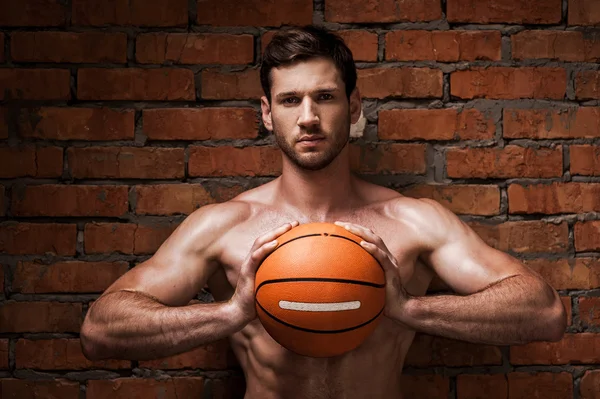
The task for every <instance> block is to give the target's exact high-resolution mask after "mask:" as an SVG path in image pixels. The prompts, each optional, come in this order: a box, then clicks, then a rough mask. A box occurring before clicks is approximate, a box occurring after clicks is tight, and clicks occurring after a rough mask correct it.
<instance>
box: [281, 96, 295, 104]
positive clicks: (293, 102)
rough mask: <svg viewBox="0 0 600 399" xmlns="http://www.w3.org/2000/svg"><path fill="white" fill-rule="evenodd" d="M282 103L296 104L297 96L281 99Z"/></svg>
mask: <svg viewBox="0 0 600 399" xmlns="http://www.w3.org/2000/svg"><path fill="white" fill-rule="evenodd" d="M281 102H282V103H283V104H297V103H298V97H287V98H284V99H283V100H282V101H281Z"/></svg>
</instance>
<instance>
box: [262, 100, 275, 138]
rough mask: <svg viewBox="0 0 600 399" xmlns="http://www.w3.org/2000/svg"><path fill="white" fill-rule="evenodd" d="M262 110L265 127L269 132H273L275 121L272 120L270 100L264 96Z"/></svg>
mask: <svg viewBox="0 0 600 399" xmlns="http://www.w3.org/2000/svg"><path fill="white" fill-rule="evenodd" d="M260 109H261V111H262V120H263V125H265V128H267V130H268V131H270V132H272V131H273V121H272V120H271V106H270V105H269V100H267V97H266V96H262V97H261V98H260Z"/></svg>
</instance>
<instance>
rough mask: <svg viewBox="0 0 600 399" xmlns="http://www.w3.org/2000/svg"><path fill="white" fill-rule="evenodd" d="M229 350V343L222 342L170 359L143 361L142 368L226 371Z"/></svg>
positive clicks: (228, 362)
mask: <svg viewBox="0 0 600 399" xmlns="http://www.w3.org/2000/svg"><path fill="white" fill-rule="evenodd" d="M229 350H230V349H229V342H228V341H227V340H220V341H216V342H213V343H211V344H208V345H205V346H200V347H198V348H195V349H193V350H191V351H189V352H185V353H182V354H179V355H175V356H170V357H168V358H164V359H156V360H150V361H141V362H140V367H142V368H150V369H161V370H173V369H182V368H192V369H198V368H200V369H203V370H225V369H227V367H228V366H230V361H228V360H229V359H228V356H231V354H229Z"/></svg>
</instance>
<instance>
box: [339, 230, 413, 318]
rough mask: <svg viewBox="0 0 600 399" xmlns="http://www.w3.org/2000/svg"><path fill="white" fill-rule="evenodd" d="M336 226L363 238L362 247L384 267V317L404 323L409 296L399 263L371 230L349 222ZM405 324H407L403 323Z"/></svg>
mask: <svg viewBox="0 0 600 399" xmlns="http://www.w3.org/2000/svg"><path fill="white" fill-rule="evenodd" d="M335 224H336V225H338V226H341V227H344V228H345V229H346V230H348V231H349V232H350V233H352V234H355V235H357V236H359V237H360V238H362V241H361V243H360V245H361V246H362V247H363V248H364V249H365V250H366V251H367V252H369V253H370V254H371V255H373V257H374V258H375V259H377V261H378V262H379V264H380V265H381V266H382V267H383V270H384V272H385V279H386V285H385V291H386V293H385V301H386V303H385V310H384V315H385V316H386V317H389V318H390V319H393V320H394V321H396V322H399V323H402V320H403V318H404V317H403V316H406V315H405V306H406V304H407V302H408V300H409V294H408V293H407V292H406V290H405V289H404V285H403V284H402V280H401V278H400V273H399V269H398V261H397V260H396V258H395V257H394V255H392V254H391V253H390V251H389V249H388V248H387V246H386V245H385V243H384V242H383V240H382V239H381V237H379V236H378V235H376V234H375V233H374V232H373V231H372V230H371V229H368V228H366V227H363V226H359V225H357V224H353V223H347V222H339V221H338V222H335ZM402 324H405V323H402Z"/></svg>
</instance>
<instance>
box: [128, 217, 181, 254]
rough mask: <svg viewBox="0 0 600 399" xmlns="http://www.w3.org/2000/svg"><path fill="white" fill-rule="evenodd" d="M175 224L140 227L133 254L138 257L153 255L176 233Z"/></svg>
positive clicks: (136, 232)
mask: <svg viewBox="0 0 600 399" xmlns="http://www.w3.org/2000/svg"><path fill="white" fill-rule="evenodd" d="M176 228H177V225H176V224H174V223H168V224H167V223H161V224H158V223H156V224H153V225H138V227H137V229H136V230H135V236H134V248H133V253H134V254H136V255H145V254H153V253H155V252H156V251H157V250H158V248H159V247H160V246H161V245H162V243H163V242H164V241H165V240H166V239H167V238H169V236H170V235H171V234H172V233H173V231H175V229H176Z"/></svg>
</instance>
